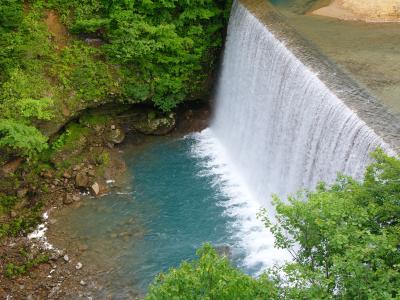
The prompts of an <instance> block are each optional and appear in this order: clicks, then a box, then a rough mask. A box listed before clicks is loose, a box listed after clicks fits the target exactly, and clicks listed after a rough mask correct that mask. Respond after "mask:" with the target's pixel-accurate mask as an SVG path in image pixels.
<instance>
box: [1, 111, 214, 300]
mask: <svg viewBox="0 0 400 300" xmlns="http://www.w3.org/2000/svg"><path fill="white" fill-rule="evenodd" d="M110 111H112V109H107V110H106V112H105V111H104V109H102V110H98V111H90V112H88V113H87V114H84V115H82V116H81V117H80V118H79V119H77V120H74V122H72V123H70V124H68V125H67V126H66V127H65V132H66V133H67V139H68V138H69V137H71V135H74V141H75V142H74V144H72V145H71V144H70V143H65V144H64V145H62V147H60V149H58V151H57V153H56V154H55V155H53V156H52V157H51V161H52V164H51V167H49V166H47V165H46V166H45V167H43V169H42V170H41V171H40V173H39V176H38V178H37V179H36V181H35V183H36V185H35V186H32V185H27V186H23V187H20V188H19V189H18V191H16V194H17V196H18V197H21V198H24V199H25V200H24V202H26V203H31V202H32V201H35V202H40V203H43V205H42V206H41V207H40V208H38V209H39V210H40V212H38V213H40V214H41V215H42V217H41V225H39V227H38V228H37V231H35V232H33V233H31V234H30V235H28V234H26V235H24V236H17V237H8V238H3V239H2V241H1V244H0V257H1V263H0V283H1V284H0V298H4V299H71V298H74V299H80V298H82V299H88V298H89V299H90V298H91V297H93V295H95V294H96V291H99V290H101V289H102V286H103V284H104V283H102V282H101V281H99V280H98V276H97V275H98V273H99V272H104V271H106V270H104V268H99V266H98V265H96V264H95V263H93V264H91V263H87V262H85V263H83V262H82V260H81V257H82V254H83V253H84V252H85V251H86V250H87V247H88V246H87V245H86V244H85V243H84V241H83V242H82V241H81V242H79V243H76V244H74V245H68V244H65V243H64V244H62V243H60V241H62V240H63V235H62V229H60V227H58V228H57V229H56V230H52V229H53V227H55V226H54V225H55V224H56V222H57V219H56V217H54V216H56V215H57V214H59V213H62V211H63V210H64V209H65V207H69V209H73V208H74V207H79V206H80V205H82V204H83V203H84V202H85V199H86V198H87V197H101V195H102V194H104V193H107V192H108V191H109V190H110V189H112V188H118V186H119V185H121V184H123V182H124V180H125V179H126V178H125V176H126V174H125V171H126V167H125V163H124V161H123V159H122V156H121V152H120V149H119V148H120V146H119V145H121V144H122V143H124V142H125V143H129V146H130V147H136V146H140V144H141V143H143V142H144V141H145V140H146V135H153V136H154V135H172V136H182V135H184V134H186V133H188V132H193V131H198V130H201V129H203V128H205V127H206V126H207V124H208V119H209V108H208V107H207V106H204V105H199V106H197V105H194V106H193V105H192V106H191V107H190V108H188V107H186V108H181V109H180V111H178V112H177V113H176V114H167V115H165V114H161V113H159V112H157V111H154V110H153V109H150V108H147V107H141V108H140V109H137V108H134V109H127V110H124V111H122V112H121V110H120V109H118V110H117V111H116V112H114V113H111V114H110ZM77 132H78V133H79V134H77ZM60 136H62V135H60ZM125 136H128V138H125ZM66 162H68V163H66ZM14 164H15V165H16V166H15V167H13V168H12V170H11V171H12V172H10V171H9V170H7V169H6V168H3V170H2V171H3V178H6V179H7V178H8V180H9V178H10V177H12V176H14V175H12V174H14V173H18V171H17V170H18V168H19V167H20V163H14ZM8 167H9V166H8ZM35 191H36V192H35ZM18 215H19V212H18V211H11V212H10V215H9V216H8V217H7V218H9V220H8V221H10V220H13V219H16V218H18ZM82 217H84V216H82ZM6 221H7V220H6ZM47 230H48V231H47ZM48 232H50V234H48V235H46V233H48ZM122 238H123V237H122ZM53 243H54V244H57V245H61V244H62V245H63V247H62V248H56V246H54V245H53ZM102 267H104V265H103V266H102ZM127 297H128V299H129V298H130V299H135V298H137V294H136V293H135V292H134V291H132V293H131V294H130V295H127ZM109 299H112V295H109Z"/></svg>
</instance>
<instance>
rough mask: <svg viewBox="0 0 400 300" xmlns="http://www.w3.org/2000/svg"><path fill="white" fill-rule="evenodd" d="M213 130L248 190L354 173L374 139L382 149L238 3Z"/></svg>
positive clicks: (263, 195) (284, 190)
mask: <svg viewBox="0 0 400 300" xmlns="http://www.w3.org/2000/svg"><path fill="white" fill-rule="evenodd" d="M211 128H212V131H213V132H214V133H215V135H216V136H217V138H218V139H219V140H220V142H221V143H222V145H223V146H224V147H225V148H226V149H228V155H229V156H230V157H231V158H232V160H234V163H235V165H236V168H237V169H238V171H239V172H240V173H241V175H242V177H243V179H244V180H245V181H246V183H247V185H248V186H249V188H250V190H251V191H252V193H253V194H254V196H255V197H256V199H258V201H261V204H263V205H267V204H268V203H266V202H268V201H269V200H268V199H269V196H270V194H271V193H277V194H280V195H287V194H288V193H292V192H294V191H296V190H298V189H299V188H302V187H304V188H314V187H315V186H316V184H317V183H318V182H319V181H321V180H323V181H326V182H332V181H333V180H334V179H335V178H336V175H337V172H342V173H344V174H347V175H351V176H354V177H356V178H360V177H361V176H362V174H363V172H364V169H365V166H366V165H367V164H368V162H370V157H369V153H370V152H371V150H373V149H375V148H376V147H377V146H380V147H384V148H387V145H385V144H384V142H383V141H382V139H381V138H380V137H379V136H377V135H376V134H375V133H374V131H373V130H371V129H370V128H369V127H368V126H367V125H366V124H365V122H363V121H362V120H361V119H359V118H358V116H357V115H356V114H355V113H354V112H353V111H352V110H351V109H349V108H348V107H347V106H346V105H345V104H344V103H343V102H342V101H341V100H340V99H338V98H337V97H336V96H335V95H334V94H333V93H332V92H331V91H330V90H329V89H328V88H327V87H326V86H325V84H324V83H323V82H322V81H321V80H319V78H318V76H317V75H316V74H314V73H312V71H311V70H310V69H308V68H307V67H306V66H305V65H304V64H303V63H302V62H301V61H300V60H299V59H297V58H296V57H295V56H294V55H293V54H292V53H291V52H290V50H289V49H287V48H286V47H285V45H284V44H283V43H282V42H280V41H279V40H278V39H277V38H276V37H275V36H274V35H273V34H272V33H271V32H270V31H269V30H268V28H267V27H266V26H265V25H264V24H262V23H260V22H259V21H258V20H257V18H256V17H254V16H253V15H252V14H251V13H249V11H248V10H247V9H246V8H245V7H243V6H242V5H241V4H239V3H237V4H235V6H234V8H233V11H232V15H231V19H230V24H229V31H228V38H227V44H226V49H225V53H224V59H223V66H222V73H221V78H220V83H219V87H218V92H217V97H216V113H215V118H214V120H213V122H212V126H211Z"/></svg>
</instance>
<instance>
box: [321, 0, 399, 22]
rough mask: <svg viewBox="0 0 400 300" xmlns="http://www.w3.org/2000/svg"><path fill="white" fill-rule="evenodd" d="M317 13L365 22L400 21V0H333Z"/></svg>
mask: <svg viewBox="0 0 400 300" xmlns="http://www.w3.org/2000/svg"><path fill="white" fill-rule="evenodd" d="M313 14H316V15H322V16H327V17H334V18H338V19H343V20H361V21H365V22H400V1H399V0H333V1H332V2H331V4H329V5H328V6H326V7H323V8H320V9H317V10H315V11H314V12H313Z"/></svg>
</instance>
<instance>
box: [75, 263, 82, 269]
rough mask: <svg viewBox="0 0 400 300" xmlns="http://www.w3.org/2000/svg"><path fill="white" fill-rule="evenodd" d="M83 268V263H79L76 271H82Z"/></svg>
mask: <svg viewBox="0 0 400 300" xmlns="http://www.w3.org/2000/svg"><path fill="white" fill-rule="evenodd" d="M82 267H83V265H82V263H81V262H78V263H77V264H76V266H75V269H77V270H80V269H82Z"/></svg>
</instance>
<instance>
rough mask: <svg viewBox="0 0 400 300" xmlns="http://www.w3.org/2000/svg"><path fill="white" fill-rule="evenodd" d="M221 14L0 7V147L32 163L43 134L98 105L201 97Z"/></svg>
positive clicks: (158, 8)
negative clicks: (31, 159)
mask: <svg viewBox="0 0 400 300" xmlns="http://www.w3.org/2000/svg"><path fill="white" fill-rule="evenodd" d="M228 8H229V1H222V0H221V1H213V0H206V1H203V0H202V1H200V0H191V1H182V0H179V1H172V0H171V1H139V2H137V1H133V0H132V1H122V0H121V1H112V2H109V1H101V0H94V1H60V0H49V1H43V0H31V1H22V0H5V1H1V4H0V108H1V109H0V151H1V152H2V153H3V154H13V155H17V156H23V157H29V158H33V157H35V156H37V154H38V153H40V152H42V151H43V150H44V149H46V148H47V147H48V146H47V136H48V135H49V134H54V133H55V132H57V130H58V129H60V128H61V127H62V126H63V125H64V123H65V122H66V121H67V120H69V119H70V118H71V117H73V116H74V115H76V114H77V112H79V111H81V110H82V109H85V108H87V107H95V106H98V105H100V104H101V103H105V102H124V103H138V102H144V101H146V102H148V103H152V104H153V105H154V106H156V107H158V108H159V109H161V110H163V111H170V110H171V109H173V108H174V107H176V105H178V104H179V103H181V102H183V101H184V100H185V99H189V98H196V97H201V95H204V94H207V92H208V91H205V90H207V89H208V88H209V86H206V82H207V79H208V77H209V75H210V72H211V71H212V70H213V68H214V65H215V62H216V58H217V54H218V53H219V52H218V51H219V49H220V47H221V44H222V31H223V27H224V26H225V21H226V15H227V9H228ZM60 21H61V23H63V24H64V25H65V26H66V28H67V29H68V30H66V29H65V28H63V26H64V25H63V24H59V23H60ZM4 157H6V155H5V156H4Z"/></svg>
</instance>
